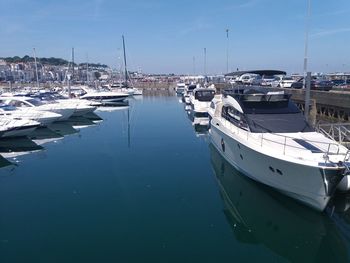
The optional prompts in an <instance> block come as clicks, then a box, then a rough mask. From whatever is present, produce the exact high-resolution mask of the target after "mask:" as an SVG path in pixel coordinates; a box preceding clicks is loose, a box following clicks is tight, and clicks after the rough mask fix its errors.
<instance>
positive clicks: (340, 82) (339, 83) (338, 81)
mask: <svg viewBox="0 0 350 263" xmlns="http://www.w3.org/2000/svg"><path fill="white" fill-rule="evenodd" d="M332 82H333V86H345V85H348V84H349V80H345V79H333V80H332Z"/></svg>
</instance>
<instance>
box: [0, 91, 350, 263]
mask: <svg viewBox="0 0 350 263" xmlns="http://www.w3.org/2000/svg"><path fill="white" fill-rule="evenodd" d="M165 95H166V94H165ZM108 110H109V109H104V111H97V112H96V113H97V114H98V115H99V116H100V117H101V118H102V119H103V121H99V122H97V121H93V120H88V119H78V120H77V119H76V120H74V121H71V122H68V123H61V124H55V125H54V126H51V127H50V129H43V130H40V131H38V132H37V133H36V134H34V135H33V136H32V139H34V142H35V143H34V142H33V141H31V140H29V139H20V140H6V141H2V142H0V152H2V153H3V154H2V155H3V156H5V157H7V159H2V160H0V164H1V166H3V168H1V169H0V200H1V201H0V262H3V263H7V262H11V263H12V262H75V263H78V262H84V263H86V262H256V261H261V262H349V261H350V257H349V252H350V246H349V245H350V209H349V210H348V211H347V208H348V207H349V206H350V200H349V198H347V197H346V196H340V197H338V200H335V201H334V203H333V204H331V205H330V206H329V208H328V209H327V211H326V212H325V213H323V214H320V213H317V212H314V211H312V210H310V209H309V208H305V207H304V206H302V205H299V204H297V203H296V202H295V201H293V200H290V199H289V198H287V197H284V196H282V195H280V194H278V193H276V192H274V191H271V190H270V189H268V188H267V187H264V186H262V185H259V184H257V183H255V182H252V181H251V180H249V179H246V178H244V177H242V176H241V175H240V174H238V172H237V171H235V170H234V169H233V168H232V167H231V166H230V165H229V164H228V163H227V162H226V161H225V160H223V158H222V157H221V156H220V155H219V154H218V153H217V152H216V150H214V149H213V148H212V147H211V146H210V143H209V138H208V136H207V135H206V134H205V129H204V128H203V127H193V126H192V124H191V121H190V119H189V118H188V114H187V113H186V111H185V110H184V105H183V104H181V103H179V99H178V98H177V97H175V96H160V95H154V96H144V97H143V99H137V100H131V101H130V107H129V108H127V107H124V108H118V109H113V110H111V111H108ZM95 117H96V116H95ZM95 119H96V118H95ZM84 126H85V127H84ZM195 130H197V131H198V132H197V133H196V131H195ZM8 151H11V152H10V153H8ZM26 151H31V152H26ZM6 152H7V153H6ZM25 153H26V154H25ZM19 154H21V155H19ZM8 160H9V161H11V163H10V162H8Z"/></svg>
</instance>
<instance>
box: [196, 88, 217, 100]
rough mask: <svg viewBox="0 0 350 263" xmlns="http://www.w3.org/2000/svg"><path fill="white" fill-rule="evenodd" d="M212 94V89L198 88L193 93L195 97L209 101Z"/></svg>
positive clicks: (212, 96) (213, 92)
mask: <svg viewBox="0 0 350 263" xmlns="http://www.w3.org/2000/svg"><path fill="white" fill-rule="evenodd" d="M214 95H215V91H213V90H199V91H197V92H196V94H195V99H196V100H199V101H211V100H212V99H213V98H214Z"/></svg>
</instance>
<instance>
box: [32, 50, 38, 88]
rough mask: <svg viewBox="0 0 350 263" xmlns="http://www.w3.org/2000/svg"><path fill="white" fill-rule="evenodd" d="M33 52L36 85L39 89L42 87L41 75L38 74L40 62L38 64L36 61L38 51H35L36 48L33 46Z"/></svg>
mask: <svg viewBox="0 0 350 263" xmlns="http://www.w3.org/2000/svg"><path fill="white" fill-rule="evenodd" d="M33 53H34V63H35V76H36V85H37V87H38V89H40V86H39V75H38V64H37V62H36V52H35V48H33Z"/></svg>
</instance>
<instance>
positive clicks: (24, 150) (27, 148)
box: [0, 137, 44, 158]
mask: <svg viewBox="0 0 350 263" xmlns="http://www.w3.org/2000/svg"><path fill="white" fill-rule="evenodd" d="M43 149H44V148H43V147H42V146H40V145H38V144H37V143H35V142H34V141H32V140H30V139H29V138H27V137H18V138H8V139H5V138H3V139H1V140H0V154H1V155H2V156H3V157H5V158H16V157H18V156H20V155H24V154H28V153H32V152H37V151H41V150H43Z"/></svg>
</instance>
